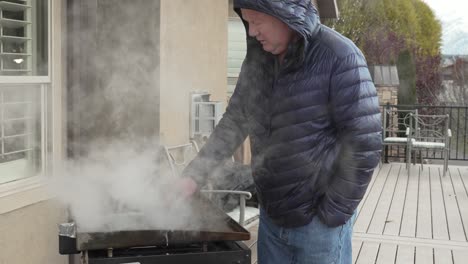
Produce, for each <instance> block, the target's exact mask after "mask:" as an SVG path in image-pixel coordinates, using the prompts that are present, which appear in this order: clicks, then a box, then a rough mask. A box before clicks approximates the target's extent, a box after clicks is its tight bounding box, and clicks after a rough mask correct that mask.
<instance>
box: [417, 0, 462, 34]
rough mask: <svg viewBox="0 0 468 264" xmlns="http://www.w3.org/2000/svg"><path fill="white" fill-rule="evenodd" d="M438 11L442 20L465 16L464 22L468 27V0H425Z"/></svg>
mask: <svg viewBox="0 0 468 264" xmlns="http://www.w3.org/2000/svg"><path fill="white" fill-rule="evenodd" d="M423 1H425V2H426V3H427V4H428V5H429V6H430V7H431V8H432V9H433V10H434V11H435V13H436V16H437V17H438V18H439V20H441V21H447V20H451V19H453V18H454V17H457V18H459V17H463V24H464V25H466V26H467V27H468V1H467V0H423Z"/></svg>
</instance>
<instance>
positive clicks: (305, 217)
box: [185, 0, 382, 227]
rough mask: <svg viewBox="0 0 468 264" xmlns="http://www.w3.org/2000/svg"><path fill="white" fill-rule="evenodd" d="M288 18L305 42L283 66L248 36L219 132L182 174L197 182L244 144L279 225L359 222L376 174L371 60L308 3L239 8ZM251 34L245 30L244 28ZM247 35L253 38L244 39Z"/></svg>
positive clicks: (240, 0) (264, 202)
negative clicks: (354, 217) (316, 219)
mask: <svg viewBox="0 0 468 264" xmlns="http://www.w3.org/2000/svg"><path fill="white" fill-rule="evenodd" d="M234 5H235V8H236V11H237V12H238V13H239V9H240V8H245V9H252V10H256V11H260V12H263V13H266V14H269V15H272V16H275V17H276V18H278V19H280V20H282V21H283V22H284V23H286V24H287V25H289V27H290V28H292V29H293V30H295V31H296V32H297V33H299V35H300V36H301V37H302V38H301V39H300V41H297V42H295V43H293V44H291V45H290V46H289V48H288V51H287V54H286V56H285V59H284V62H283V63H282V64H281V65H279V63H278V61H277V58H276V57H275V56H273V55H271V54H269V53H266V52H265V51H263V49H262V46H261V44H260V43H259V42H258V41H257V40H255V39H254V38H251V37H247V47H248V48H247V56H246V58H245V61H244V63H243V65H242V69H241V73H240V76H239V81H238V83H237V86H236V89H235V91H234V94H233V96H232V98H231V100H230V103H229V105H228V107H227V111H226V113H225V114H224V116H223V118H222V120H221V121H220V123H219V125H218V126H217V127H216V129H215V131H214V132H213V134H212V135H211V137H210V138H209V140H208V142H207V143H206V144H205V146H204V147H203V148H202V150H201V151H200V153H199V155H198V156H197V157H196V158H195V159H194V160H193V161H192V162H191V164H190V165H189V166H188V167H187V169H186V171H185V173H186V174H187V175H191V176H192V177H194V178H195V180H196V181H198V182H199V183H200V184H203V183H204V180H205V178H206V175H207V174H208V172H209V171H210V169H212V168H214V167H216V166H217V165H219V164H220V163H221V162H222V161H223V160H225V159H226V158H228V157H229V156H231V155H232V153H233V152H234V151H235V149H236V148H237V147H238V146H239V145H240V144H241V143H242V142H243V141H244V139H245V138H246V137H247V136H250V140H251V152H252V173H253V177H254V180H255V183H256V186H257V190H258V195H259V200H260V203H261V206H262V207H263V209H264V210H265V211H266V213H267V214H268V216H269V217H270V218H271V219H272V220H273V221H274V223H276V224H277V225H279V226H282V227H298V226H302V225H305V224H308V223H309V222H310V221H311V220H312V218H313V217H314V216H315V215H318V216H319V217H320V219H321V220H322V222H324V223H325V224H327V225H328V226H331V227H335V226H339V225H342V224H344V223H345V222H346V221H347V220H348V219H349V218H350V217H351V216H352V214H353V212H354V211H355V209H356V207H357V206H358V204H359V202H360V201H361V199H362V197H363V196H364V193H365V191H366V189H367V186H368V183H369V181H370V179H371V177H372V173H373V170H374V168H375V167H376V166H377V164H378V161H379V157H380V151H381V147H382V142H381V119H380V111H379V103H378V97H377V93H376V90H375V87H374V85H373V83H372V80H371V76H370V74H369V71H368V68H367V65H366V61H365V58H364V57H363V55H362V53H361V52H360V51H359V49H358V48H357V47H356V46H355V45H354V44H353V43H352V42H351V41H350V40H349V39H347V38H345V37H343V36H341V35H340V34H338V33H336V32H335V31H333V30H331V29H330V28H328V27H326V26H324V25H321V24H320V22H319V18H318V15H317V10H316V9H315V7H314V6H313V5H312V4H311V1H310V0H255V1H252V0H235V1H234ZM244 24H245V25H246V27H248V24H247V23H244ZM247 32H248V31H247Z"/></svg>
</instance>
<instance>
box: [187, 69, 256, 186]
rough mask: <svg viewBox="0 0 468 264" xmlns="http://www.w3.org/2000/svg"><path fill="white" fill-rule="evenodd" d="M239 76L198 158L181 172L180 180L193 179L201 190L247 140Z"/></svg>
mask: <svg viewBox="0 0 468 264" xmlns="http://www.w3.org/2000/svg"><path fill="white" fill-rule="evenodd" d="M242 86H243V82H242V74H241V77H240V78H239V81H238V82H237V85H236V89H235V90H234V93H233V95H232V97H231V99H230V100H229V104H228V107H227V109H226V112H225V113H224V115H223V117H222V118H221V120H220V121H219V123H218V125H217V126H216V128H215V129H214V131H213V133H212V134H211V135H210V137H209V138H208V140H207V142H206V143H205V145H204V146H203V147H202V149H201V150H200V152H199V153H198V155H197V156H196V157H195V158H194V159H193V160H192V161H191V162H190V163H189V165H188V166H187V167H186V168H185V169H184V171H183V173H182V174H183V176H187V177H192V178H193V179H194V180H195V182H197V184H198V186H200V187H202V186H204V185H205V184H206V183H207V181H208V176H209V175H210V172H212V171H214V170H215V169H216V168H218V167H219V166H220V165H222V164H223V162H224V161H225V160H226V159H227V158H229V157H230V156H232V154H233V153H234V151H235V150H236V149H237V147H238V146H239V145H240V144H241V143H242V142H243V141H244V140H245V138H246V137H247V128H246V127H247V122H246V117H245V114H244V110H243V109H244V107H243V105H244V104H245V102H244V100H243V97H244V96H243V94H242V91H241V90H242V89H243V87H242Z"/></svg>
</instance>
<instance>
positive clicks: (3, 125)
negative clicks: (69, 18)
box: [0, 0, 50, 184]
mask: <svg viewBox="0 0 468 264" xmlns="http://www.w3.org/2000/svg"><path fill="white" fill-rule="evenodd" d="M48 6H49V1H48V0H7V1H0V184H3V183H7V182H12V181H16V180H19V179H24V178H28V177H32V176H35V175H39V174H41V173H42V172H44V169H45V160H46V159H47V157H46V151H45V146H46V144H47V142H46V141H47V133H46V131H47V120H48V116H47V112H48V111H47V109H48V107H49V106H48V105H49V102H50V100H48V99H47V97H48V94H49V93H50V91H49V89H50V88H49V87H50V78H49V76H48V74H49V70H48V69H49V65H48V64H49V63H48V62H49V35H48V32H49V17H48V13H49V10H48Z"/></svg>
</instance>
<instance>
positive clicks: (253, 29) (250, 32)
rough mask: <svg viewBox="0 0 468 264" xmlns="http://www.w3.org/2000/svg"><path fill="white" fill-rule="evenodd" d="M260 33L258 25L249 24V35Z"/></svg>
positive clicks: (254, 35) (253, 35)
mask: <svg viewBox="0 0 468 264" xmlns="http://www.w3.org/2000/svg"><path fill="white" fill-rule="evenodd" d="M257 35H258V30H257V28H256V27H254V26H251V25H249V36H251V37H256V36H257Z"/></svg>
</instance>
